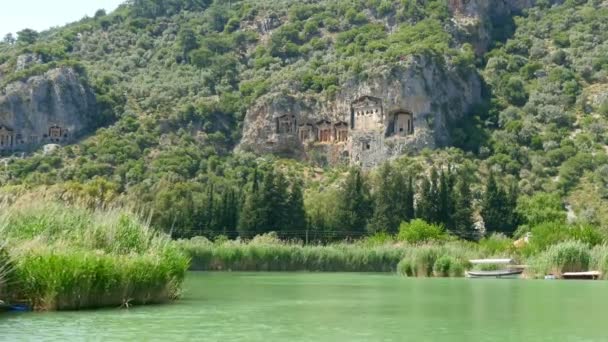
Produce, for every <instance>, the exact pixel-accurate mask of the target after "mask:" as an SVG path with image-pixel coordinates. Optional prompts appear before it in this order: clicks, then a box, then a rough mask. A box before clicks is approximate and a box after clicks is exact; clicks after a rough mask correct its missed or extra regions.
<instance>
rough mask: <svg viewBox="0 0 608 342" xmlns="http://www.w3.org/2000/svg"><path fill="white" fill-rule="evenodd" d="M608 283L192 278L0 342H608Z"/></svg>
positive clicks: (49, 320) (56, 316) (8, 333)
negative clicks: (171, 294) (126, 305)
mask: <svg viewBox="0 0 608 342" xmlns="http://www.w3.org/2000/svg"><path fill="white" fill-rule="evenodd" d="M607 290H608V282H564V281H524V280H481V279H480V280H468V279H406V278H401V277H398V276H392V275H374V274H319V273H258V274H252V273H191V274H190V275H189V277H188V279H187V282H186V286H185V296H184V299H183V300H181V301H179V302H177V303H174V304H170V305H162V306H149V307H138V308H132V309H130V310H118V309H110V310H98V311H85V312H61V313H36V314H9V315H4V316H0V340H2V341H28V340H31V341H72V340H73V341H83V340H86V341H195V340H204V341H315V342H316V341H467V342H468V341H607V340H608V332H606V330H605V328H604V327H605V318H606V317H608V291H607Z"/></svg>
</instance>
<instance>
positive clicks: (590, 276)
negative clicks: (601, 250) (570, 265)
mask: <svg viewBox="0 0 608 342" xmlns="http://www.w3.org/2000/svg"><path fill="white" fill-rule="evenodd" d="M601 276H602V273H601V272H599V271H589V272H566V273H564V274H562V278H564V279H579V280H597V279H599V278H600V277H601Z"/></svg>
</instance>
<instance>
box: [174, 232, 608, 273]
mask: <svg viewBox="0 0 608 342" xmlns="http://www.w3.org/2000/svg"><path fill="white" fill-rule="evenodd" d="M513 242H514V241H513V240H511V239H507V238H505V237H501V236H493V237H489V238H487V239H484V240H482V241H480V242H478V243H475V242H466V241H461V240H456V239H450V240H447V241H427V242H424V243H419V244H408V243H404V242H399V241H395V240H390V239H389V240H388V241H385V242H383V243H377V244H374V243H370V241H369V239H368V240H365V239H364V240H361V241H359V242H356V243H337V244H330V245H313V246H306V245H303V244H301V243H293V242H284V241H281V240H279V239H278V238H276V236H275V235H272V234H269V235H264V236H258V237H256V238H254V239H253V240H251V241H249V242H244V241H239V240H237V241H230V240H220V241H216V242H211V241H209V240H207V239H205V238H193V239H191V240H180V241H178V245H179V247H180V248H181V249H182V250H183V251H184V252H185V253H186V254H187V255H188V256H189V257H190V258H191V260H192V263H191V267H190V269H191V270H195V271H270V272H273V271H274V272H276V271H309V272H386V273H398V274H400V275H403V276H407V277H464V276H465V275H466V271H468V270H494V269H495V267H497V266H496V265H477V266H474V265H471V264H470V263H469V260H471V259H484V258H492V259H512V260H513V261H514V263H516V264H520V265H529V267H528V268H527V269H526V270H525V272H524V275H523V277H525V278H544V276H545V275H547V274H551V275H554V276H556V277H557V278H560V277H561V275H562V274H563V273H565V272H584V271H589V270H597V271H600V272H601V274H602V279H606V276H607V274H608V246H606V245H596V246H594V247H592V246H591V245H589V244H587V243H584V242H580V241H571V240H567V241H563V242H556V243H555V244H552V245H548V246H546V247H544V248H543V249H539V252H537V253H532V252H530V250H529V249H518V248H516V247H514V243H513Z"/></svg>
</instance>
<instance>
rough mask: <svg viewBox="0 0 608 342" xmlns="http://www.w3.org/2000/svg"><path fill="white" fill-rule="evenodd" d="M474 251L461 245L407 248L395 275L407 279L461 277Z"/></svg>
mask: <svg viewBox="0 0 608 342" xmlns="http://www.w3.org/2000/svg"><path fill="white" fill-rule="evenodd" d="M475 253H476V252H475V251H474V250H472V249H470V247H469V246H466V245H465V244H461V243H450V244H444V245H422V246H411V247H410V248H408V250H407V252H406V255H405V257H404V258H403V259H402V260H401V261H400V262H399V264H398V266H397V273H399V274H401V275H404V276H408V277H432V276H435V277H462V276H464V271H465V270H466V269H467V268H468V267H469V262H468V260H470V259H471V258H472V256H473V255H475Z"/></svg>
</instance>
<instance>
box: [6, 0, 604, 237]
mask: <svg viewBox="0 0 608 342" xmlns="http://www.w3.org/2000/svg"><path fill="white" fill-rule="evenodd" d="M554 3H555V5H554V6H551V5H552V4H554ZM517 15H519V16H517ZM606 17H608V13H607V5H606V2H605V1H598V0H590V1H565V2H564V3H563V4H562V3H561V1H538V2H535V1H515V0H508V1H507V0H504V1H499V2H496V3H494V4H493V6H488V2H486V1H480V0H451V1H444V0H426V1H413V0H400V1H389V0H365V1H364V0H360V1H346V0H317V1H312V0H310V1H303V2H302V1H299V2H295V1H282V0H272V1H264V2H259V1H253V0H251V1H230V2H224V1H211V0H209V1H186V0H171V1H169V0H165V1H159V0H134V1H130V2H129V3H128V4H126V5H124V6H122V7H120V8H119V9H118V10H117V11H115V12H113V13H110V14H105V13H103V12H99V13H97V14H96V16H95V17H94V18H85V19H83V20H82V21H80V22H78V23H73V24H70V25H68V26H66V27H63V28H58V29H54V30H51V31H48V32H42V33H40V34H39V36H36V34H32V32H24V33H23V34H22V35H20V37H19V40H18V41H16V42H12V41H11V40H10V39H8V40H6V42H5V43H1V44H0V86H1V87H2V88H6V89H9V88H10V87H11V85H13V84H16V82H27V80H28V79H31V78H32V77H36V76H38V75H41V74H44V73H45V72H49V70H56V69H58V68H64V69H65V70H70V71H69V72H73V73H76V74H78V75H80V82H82V83H81V84H82V86H83V87H86V88H90V89H91V91H93V92H94V93H95V96H96V100H95V102H96V103H97V105H96V106H95V108H94V110H93V109H91V111H88V110H87V111H88V113H87V115H90V116H92V117H94V118H95V120H93V123H92V124H91V125H90V126H88V127H87V128H88V132H90V130H91V129H93V128H95V127H100V126H101V127H102V128H100V129H99V130H97V131H96V132H95V133H91V134H90V135H89V136H88V137H85V138H84V139H82V140H80V141H78V143H76V144H74V145H68V146H66V147H64V148H62V149H60V150H58V151H55V152H53V153H51V154H47V155H43V154H31V155H29V156H27V157H26V158H20V157H12V158H8V159H5V163H6V165H7V166H6V168H4V169H3V170H2V171H1V172H0V181H1V182H2V184H3V185H5V186H11V187H10V188H6V189H8V190H7V191H9V192H14V191H16V190H15V189H16V188H15V187H19V189H21V191H30V190H31V189H39V187H40V186H50V190H49V191H51V192H52V193H53V196H61V197H62V198H64V199H68V200H84V201H86V202H88V203H91V204H92V205H95V204H99V203H110V202H115V201H119V202H125V203H137V204H138V206H141V207H143V208H146V209H149V210H151V211H152V212H154V215H153V221H154V223H155V224H158V225H159V226H163V227H165V228H167V227H173V226H176V227H183V228H184V229H194V228H193V227H196V226H197V223H196V221H197V220H199V219H200V218H201V216H200V215H202V214H200V213H201V212H203V211H205V210H207V209H205V208H208V205H207V204H208V203H211V204H213V203H215V202H220V201H224V200H226V201H228V198H232V197H237V200H236V202H239V203H240V202H242V198H241V197H242V195H241V191H242V190H243V189H244V188H245V187H246V184H247V183H248V179H250V178H251V177H252V175H253V170H254V169H255V168H256V167H258V166H261V167H262V168H281V169H284V170H288V171H289V172H288V173H289V174H290V178H303V179H304V180H305V181H306V186H307V189H308V190H307V192H306V197H307V203H308V199H309V198H322V197H323V196H322V193H323V191H325V190H326V189H328V188H332V186H334V185H335V183H339V181H340V180H341V179H342V178H343V176H342V174H341V172H340V171H341V170H342V169H341V166H340V164H341V162H342V161H343V160H346V161H348V162H349V163H350V162H356V163H359V162H360V164H363V165H364V166H373V165H378V164H379V163H381V162H383V161H384V160H386V159H388V158H393V157H395V156H397V155H400V154H404V153H410V154H411V157H410V158H406V159H404V162H403V163H404V164H407V165H410V166H411V168H409V166H408V168H407V170H408V171H410V170H411V172H417V174H418V176H419V177H421V176H423V175H424V174H425V170H427V169H428V168H429V167H430V166H431V165H433V164H435V165H440V164H443V165H446V164H447V163H448V162H449V163H450V164H452V165H454V166H455V167H459V168H471V169H474V170H475V171H476V172H475V179H474V185H473V187H474V189H475V193H477V194H479V192H480V191H481V189H482V186H481V184H482V183H483V181H484V179H485V176H486V175H487V174H488V172H489V170H493V171H494V172H495V173H497V174H500V175H503V176H505V177H504V179H505V183H508V182H510V181H511V180H514V181H517V182H518V183H519V187H520V190H521V192H522V194H523V195H532V194H534V193H537V192H556V193H558V194H559V196H560V197H561V198H562V200H563V201H564V203H565V204H569V205H571V206H572V209H573V214H575V215H577V216H578V217H579V218H582V219H584V220H587V221H589V222H593V223H598V224H600V223H601V222H607V221H606V220H603V218H604V217H606V216H605V215H608V214H605V213H603V211H602V209H601V208H603V207H605V206H604V202H605V200H606V197H605V196H606V194H605V193H604V192H605V191H604V189H605V187H606V185H607V184H606V182H608V176H607V175H605V174H606V173H607V171H606V170H608V162H607V161H606V147H605V144H606V141H605V139H606V134H605V133H606V123H605V121H606V115H608V109H607V108H608V104H607V103H608V102H607V101H606V98H607V97H608V95H607V94H608V86H607V85H606V84H607V81H606V72H607V71H608V69H607V68H608V63H607V62H606V57H605V56H606V52H607V51H606V44H607V43H606V38H608V37H607V36H606V34H604V33H603V32H606V30H605V29H606V27H605V26H606V24H605V20H604V19H605V18H606ZM25 55H29V56H33V58H30V59H31V61H30V62H29V63H26V64H24V63H22V62H20V60H23V57H22V56H25ZM425 73H426V74H425ZM429 74H430V75H431V76H429V77H426V76H425V75H429ZM6 89H4V90H3V93H6V91H7V90H6ZM411 94H414V95H415V96H410V95H411ZM365 96H369V97H371V98H380V99H381V103H382V106H381V107H382V108H384V109H386V115H385V118H383V119H382V120H383V121H382V120H381V121H379V122H380V124H379V126H378V127H376V128H377V129H376V128H374V130H375V131H374V132H372V133H373V134H374V135H373V136H372V137H371V138H370V139H368V140H361V142H365V144H362V143H359V144H356V145H355V147H352V146H351V147H349V148H346V147H339V148H336V147H334V146H338V145H339V144H317V143H319V141H314V142H313V143H312V144H311V145H310V146H309V145H307V144H304V143H302V141H300V140H298V139H301V136H300V135H298V134H297V132H300V131H299V128H298V130H294V131H290V134H291V135H289V136H286V138H287V140H285V141H286V142H285V143H280V142H278V141H279V138H281V136H278V137H277V142H273V145H271V146H270V147H269V145H267V143H268V141H270V140H272V139H270V137H271V136H273V135H275V134H276V133H280V132H278V131H277V132H272V130H273V129H278V128H276V126H277V123H278V121H277V119H280V117H282V116H284V115H285V114H286V113H289V114H293V115H294V116H296V120H298V121H297V122H298V124H297V126H301V125H302V124H307V123H310V124H311V125H313V129H314V130H316V131H315V132H317V133H320V128H319V127H318V126H314V125H318V124H319V122H321V121H323V120H329V121H331V124H332V125H333V124H339V123H341V122H344V123H346V124H348V123H349V116H350V114H352V113H351V111H352V106H353V104H354V103H355V102H356V100H357V99H361V98H363V97H365ZM408 96H410V97H408ZM0 98H1V95H0ZM416 103H417V104H418V105H416ZM0 108H2V107H0ZM402 112H403V113H404V114H406V113H409V114H411V115H412V116H413V117H412V120H413V123H414V130H413V135H411V136H407V137H404V138H403V139H401V140H400V139H399V138H398V137H397V138H391V137H390V134H389V132H388V127H394V126H390V125H391V124H392V125H394V122H391V121H390V120H391V117H392V118H393V120H396V119H397V116H396V114H399V113H402ZM391 115H393V116H391ZM6 117H7V116H6V115H5V114H4V113H2V112H0V124H4V125H7V123H5V122H4V121H3V120H5V118H6ZM404 117H406V116H404ZM300 120H302V121H300ZM293 124H294V125H295V122H294V123H293ZM266 127H269V128H266ZM11 128H12V129H13V130H14V129H15V128H14V127H11ZM427 128H428V129H427ZM268 129H270V130H271V131H269V130H268ZM332 129H335V128H332ZM85 132H87V130H85ZM332 132H333V134H334V135H333V138H331V139H336V140H337V139H338V135H337V133H338V132H337V130H334V131H332ZM368 133H369V132H363V133H361V136H362V138H365V139H367V137H368V136H369V134H368ZM353 134H355V133H352V132H351V136H350V139H351V141H354V135H353ZM357 134H358V133H357ZM313 136H315V137H317V138H315V139H319V137H320V135H318V134H315V135H313ZM289 139H291V140H289ZM373 139H375V140H373ZM368 141H375V142H377V144H378V149H377V151H379V152H377V153H366V152H365V149H366V148H368V147H367V146H368V143H367V142H368ZM338 142H339V141H338ZM66 143H68V142H66ZM239 143H240V144H241V145H240V149H241V150H247V151H254V152H256V153H260V152H276V153H278V154H280V155H289V156H295V157H297V158H298V159H299V160H301V161H305V163H306V164H299V163H294V162H291V161H288V162H276V161H275V159H273V157H269V156H265V157H264V159H257V158H256V156H254V155H252V154H249V153H238V154H234V153H233V150H234V148H235V147H236V146H237V145H238V144H239ZM339 146H347V144H344V145H339ZM357 146H359V148H361V149H362V150H357V149H356V148H357ZM369 146H370V147H369V149H370V150H371V149H372V147H373V144H369ZM446 146H455V147H456V148H448V149H444V150H439V151H431V152H429V151H423V152H422V154H420V151H421V150H422V149H423V148H424V147H446ZM410 147H415V148H410ZM374 151H376V150H374ZM343 152H348V154H344V153H343ZM6 154H7V155H10V154H11V153H10V152H7V153H6ZM345 156H346V157H345ZM357 156H358V160H356V158H357ZM328 163H329V164H331V165H333V166H334V167H335V169H331V168H329V167H328V168H326V170H325V172H320V171H319V170H318V169H315V167H316V166H328ZM412 165H414V166H412ZM405 169H406V168H404V170H405ZM210 193H215V194H216V197H213V196H211V195H209V194H210ZM325 197H328V196H325ZM478 197H479V195H478ZM328 200H331V199H328ZM193 203H194V204H193ZM583 203H584V204H585V205H583ZM317 204H318V203H315V205H317ZM587 208H591V209H589V210H588V209H587ZM186 212H187V213H195V214H187V215H185V214H183V213H186ZM196 213H198V214H196ZM197 215H199V216H197Z"/></svg>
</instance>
